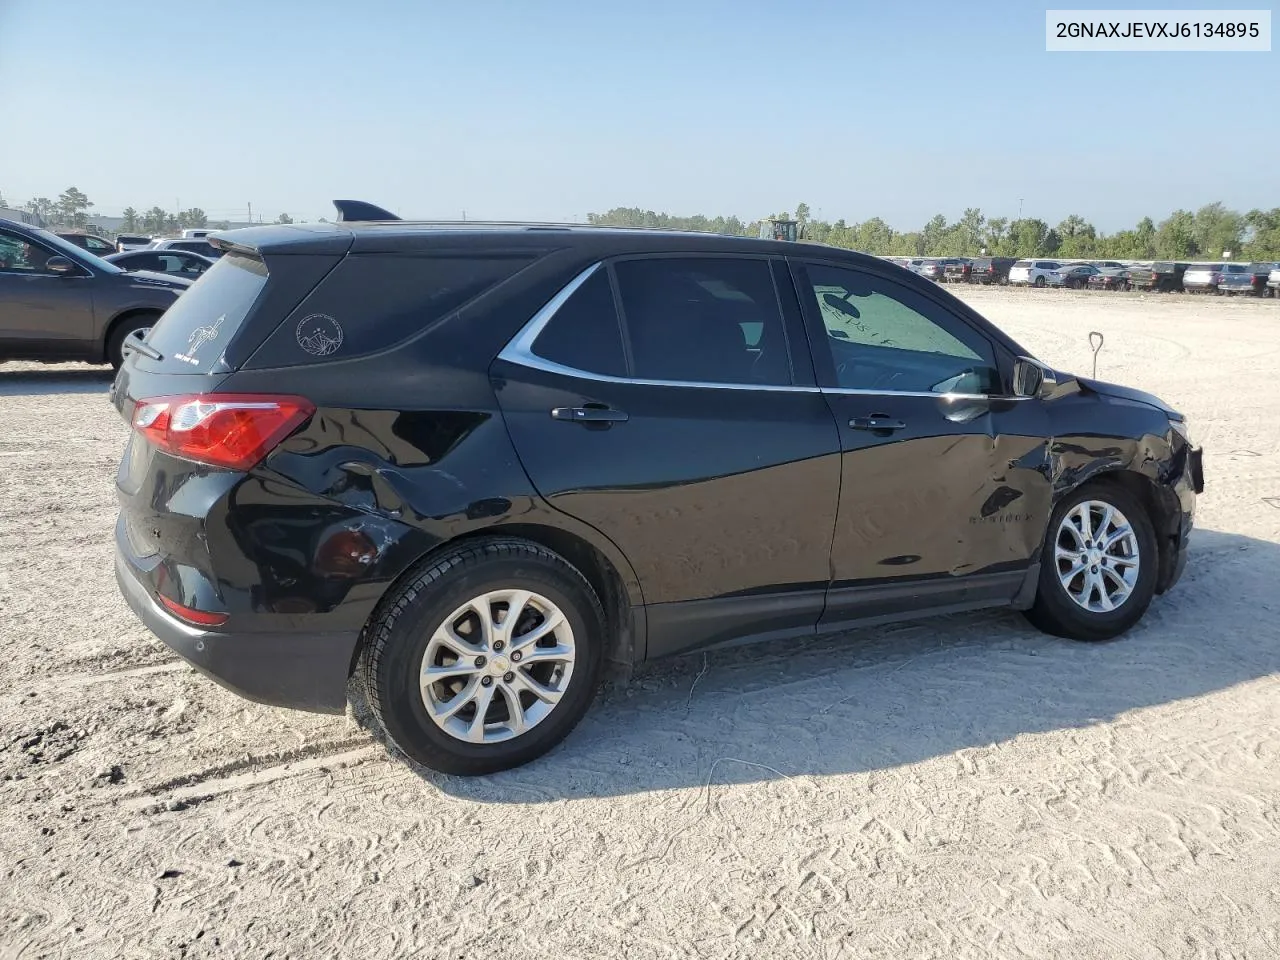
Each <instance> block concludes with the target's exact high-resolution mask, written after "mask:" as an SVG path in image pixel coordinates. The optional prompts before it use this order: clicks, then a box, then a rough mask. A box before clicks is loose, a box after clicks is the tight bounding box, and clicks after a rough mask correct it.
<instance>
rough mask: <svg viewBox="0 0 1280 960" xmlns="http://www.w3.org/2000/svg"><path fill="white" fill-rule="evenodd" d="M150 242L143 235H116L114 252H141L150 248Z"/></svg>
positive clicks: (148, 238) (149, 239)
mask: <svg viewBox="0 0 1280 960" xmlns="http://www.w3.org/2000/svg"><path fill="white" fill-rule="evenodd" d="M151 244H152V240H151V238H150V237H148V236H147V235H146V234H144V233H117V234H116V252H117V253H124V252H125V251H126V250H142V249H145V248H146V247H149V246H151Z"/></svg>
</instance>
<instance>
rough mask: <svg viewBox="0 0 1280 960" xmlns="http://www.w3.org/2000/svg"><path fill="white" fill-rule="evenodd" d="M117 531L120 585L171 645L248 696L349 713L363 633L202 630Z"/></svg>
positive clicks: (154, 630) (147, 622) (275, 703)
mask: <svg viewBox="0 0 1280 960" xmlns="http://www.w3.org/2000/svg"><path fill="white" fill-rule="evenodd" d="M123 535H124V534H123V531H122V530H121V529H120V528H119V527H117V528H116V538H117V543H116V563H115V567H116V582H117V583H118V584H119V586H120V592H121V593H122V594H123V595H124V598H125V600H126V601H127V602H128V604H129V606H130V607H131V608H132V609H133V612H134V613H135V614H137V615H138V618H139V619H140V620H141V621H142V622H143V623H144V624H145V625H146V627H147V629H148V630H150V631H151V632H152V633H154V634H155V635H156V636H157V637H159V638H160V639H161V640H162V641H164V643H165V645H166V646H168V647H169V648H170V649H172V650H173V651H174V652H175V653H177V654H178V655H179V656H180V657H182V658H183V659H184V660H186V661H187V662H188V663H189V664H191V666H193V667H195V668H196V669H197V670H199V671H200V672H201V673H203V674H204V675H205V676H207V677H209V678H210V679H212V680H214V681H216V682H217V683H219V684H221V685H222V686H224V687H226V688H227V689H228V690H230V691H232V692H233V693H236V694H239V695H240V696H242V697H244V698H245V699H247V700H253V701H255V702H257V703H265V704H268V705H270V706H274V707H290V708H292V709H295V710H310V711H313V712H316V713H342V712H344V711H345V710H346V705H347V694H346V688H347V678H348V675H349V670H350V666H351V660H352V657H353V656H354V654H355V649H356V643H357V641H358V640H359V636H360V634H359V631H336V632H332V633H317V632H313V631H305V632H304V631H297V632H292V631H291V632H244V633H236V632H235V631H234V629H232V630H230V631H224V630H217V631H213V630H202V629H200V628H199V627H192V626H189V625H187V624H185V623H183V622H182V621H180V620H178V619H177V618H175V617H173V616H172V615H170V614H169V612H168V611H167V610H165V609H164V608H163V607H161V606H160V604H159V603H158V602H157V601H156V599H155V598H154V597H153V596H152V595H151V593H150V592H149V591H148V590H147V588H146V587H145V586H144V584H143V583H142V581H141V580H139V579H138V577H137V576H136V575H135V573H134V571H133V570H132V568H131V566H130V564H129V561H128V560H127V559H126V558H127V556H128V554H127V552H126V550H127V548H124V545H122V544H121V543H120V542H119V538H120V537H121V536H123Z"/></svg>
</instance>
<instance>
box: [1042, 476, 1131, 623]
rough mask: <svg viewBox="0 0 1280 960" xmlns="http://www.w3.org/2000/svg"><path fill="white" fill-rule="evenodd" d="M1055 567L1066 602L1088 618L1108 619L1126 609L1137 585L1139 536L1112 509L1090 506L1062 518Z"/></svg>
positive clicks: (1087, 503)
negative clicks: (1094, 615)
mask: <svg viewBox="0 0 1280 960" xmlns="http://www.w3.org/2000/svg"><path fill="white" fill-rule="evenodd" d="M1054 562H1055V563H1056V564H1057V569H1058V579H1059V581H1060V582H1061V583H1062V589H1063V590H1065V591H1066V593H1067V596H1068V597H1070V598H1071V599H1072V600H1073V601H1074V602H1075V603H1076V604H1077V605H1078V606H1080V607H1082V608H1083V609H1085V610H1088V611H1089V612H1090V613H1110V612H1111V611H1113V610H1117V609H1119V608H1120V607H1121V606H1123V605H1124V603H1125V601H1127V600H1128V599H1129V597H1130V595H1132V593H1133V590H1134V587H1135V586H1136V585H1137V583H1138V571H1139V568H1140V564H1141V557H1140V556H1139V551H1138V536H1137V534H1136V533H1135V531H1134V529H1133V525H1132V524H1131V523H1129V520H1128V518H1126V517H1125V515H1124V514H1123V513H1121V512H1120V511H1119V510H1117V509H1116V508H1115V507H1113V506H1112V505H1111V504H1109V503H1106V502H1104V501H1102V500H1086V501H1084V502H1082V503H1079V504H1076V506H1074V507H1073V508H1072V509H1071V510H1070V511H1069V512H1068V513H1067V515H1066V516H1065V517H1063V518H1062V523H1061V524H1059V526H1058V533H1057V537H1056V539H1055V542H1054Z"/></svg>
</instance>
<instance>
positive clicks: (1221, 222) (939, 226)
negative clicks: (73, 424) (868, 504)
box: [0, 187, 1280, 260]
mask: <svg viewBox="0 0 1280 960" xmlns="http://www.w3.org/2000/svg"><path fill="white" fill-rule="evenodd" d="M0 206H4V198H3V194H2V193H0ZM92 208H93V201H91V200H90V199H89V198H88V197H87V196H85V194H84V193H83V192H82V191H80V190H78V189H76V188H75V187H68V188H67V189H66V190H64V191H62V193H61V194H59V195H58V198H57V200H50V199H49V198H47V197H37V198H36V199H34V200H29V201H27V203H26V204H24V205H23V209H24V210H26V211H27V212H29V213H33V214H36V215H37V216H39V217H41V218H43V220H44V221H45V222H46V223H48V224H50V225H52V226H55V227H66V228H72V229H79V230H86V229H87V230H93V229H94V227H93V225H92V224H90V223H89V211H90V210H91V209H92ZM123 216H124V223H123V224H122V225H121V230H122V231H123V232H125V233H174V232H176V231H178V230H185V229H191V228H198V227H208V228H210V229H215V230H226V229H228V227H229V226H230V225H229V224H228V223H227V222H226V221H214V222H210V220H209V218H208V216H206V214H205V212H204V211H203V210H201V209H200V208H199V207H192V208H190V209H188V210H179V211H168V210H165V209H164V208H163V207H160V206H153V207H151V208H150V209H149V210H146V211H141V212H140V211H138V210H137V209H135V208H134V207H132V206H130V207H126V208H125V209H124V213H123ZM776 218H777V219H783V220H789V219H795V220H798V221H799V222H800V223H801V224H803V225H804V238H805V239H806V240H812V241H814V242H816V243H825V244H829V245H831V246H834V247H845V248H848V249H850V250H862V251H865V252H867V253H875V254H881V255H886V256H912V257H946V256H957V257H958V256H977V255H980V254H981V253H983V251H985V252H986V253H988V254H990V255H992V256H1007V257H1047V256H1057V257H1073V258H1078V259H1085V258H1103V257H1106V258H1113V259H1117V260H1154V259H1161V260H1188V259H1192V258H1197V257H1200V258H1206V257H1207V258H1212V259H1216V258H1218V257H1221V256H1223V254H1224V252H1225V251H1228V250H1229V251H1231V256H1232V257H1233V259H1236V260H1280V207H1273V208H1272V209H1270V210H1262V209H1253V210H1250V211H1249V212H1248V213H1240V212H1239V211H1236V210H1231V209H1228V208H1227V207H1226V206H1224V205H1223V204H1222V203H1209V204H1206V205H1205V206H1203V207H1201V208H1200V209H1199V210H1196V211H1194V212H1192V211H1190V210H1181V209H1179V210H1175V211H1173V213H1171V214H1169V216H1168V217H1166V218H1165V219H1163V220H1161V221H1160V222H1159V223H1156V222H1155V221H1154V220H1152V219H1151V218H1150V217H1143V218H1142V219H1141V220H1139V221H1138V223H1137V224H1136V225H1135V226H1134V227H1132V228H1131V229H1128V230H1119V231H1117V232H1115V233H1110V234H1108V233H1102V232H1100V231H1099V230H1097V229H1096V228H1095V227H1094V225H1093V224H1091V223H1089V222H1088V221H1087V220H1085V219H1084V218H1083V217H1081V216H1077V215H1076V214H1072V215H1071V216H1069V217H1067V218H1065V219H1064V220H1062V221H1061V222H1060V223H1058V224H1057V225H1056V226H1050V225H1049V224H1048V223H1046V222H1045V221H1044V220H1041V219H1039V218H1037V217H1019V218H1017V219H1009V218H1007V217H987V216H984V215H983V213H982V211H981V210H980V209H978V208H977V207H970V208H969V209H967V210H965V211H964V214H963V215H962V216H961V217H960V219H959V220H956V221H954V222H948V221H947V218H946V217H944V216H943V215H942V214H937V215H936V216H934V217H933V218H931V219H930V220H929V222H928V223H926V224H925V225H924V226H923V227H921V228H920V229H918V230H908V231H898V230H894V229H893V228H892V227H891V226H889V224H888V223H886V222H885V221H884V220H882V219H880V218H879V217H872V218H871V219H870V220H864V221H863V222H861V223H846V222H845V221H844V220H836V221H834V222H831V221H827V220H815V219H813V217H812V216H811V211H810V208H809V205H808V204H805V203H801V204H799V205H798V206H797V207H796V210H795V215H794V217H793V216H792V215H791V214H790V213H788V212H783V213H780V214H777V215H776ZM275 222H276V223H292V222H293V221H292V219H291V218H290V217H289V215H288V214H285V213H282V214H280V216H279V217H278V218H277V219H276V221H275ZM587 222H588V223H593V224H599V225H602V226H623V227H657V228H663V229H668V230H695V231H699V232H702V233H718V234H726V235H728V236H738V237H754V236H758V235H759V224H760V221H751V220H742V219H740V218H738V217H723V216H721V217H707V216H703V215H701V214H698V215H695V216H691V217H677V216H672V215H670V214H666V213H655V212H654V211H652V210H642V209H641V208H639V207H614V208H613V209H612V210H609V211H607V212H605V213H589V214H587Z"/></svg>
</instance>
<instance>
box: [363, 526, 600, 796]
mask: <svg viewBox="0 0 1280 960" xmlns="http://www.w3.org/2000/svg"><path fill="white" fill-rule="evenodd" d="M606 629H607V628H606V621H605V616H604V611H603V609H602V607H601V605H600V600H599V598H598V597H597V596H596V593H595V591H594V590H593V589H592V588H591V585H590V584H589V583H588V582H587V580H586V579H585V578H584V577H583V576H582V574H581V573H579V572H578V571H577V569H575V568H574V567H573V566H572V565H570V564H569V563H568V561H566V560H565V559H564V558H563V557H561V556H559V555H558V554H555V553H552V552H551V551H550V550H547V549H546V548H545V547H542V546H539V545H538V544H535V543H530V542H528V541H524V540H514V539H487V540H479V541H475V542H472V543H467V544H464V545H461V546H459V547H457V548H456V549H454V550H451V551H449V552H448V553H445V554H443V555H441V556H439V557H438V558H435V559H434V560H433V561H432V562H431V563H430V564H429V565H428V566H426V567H425V568H423V569H422V570H420V571H419V572H417V573H415V574H413V575H411V576H410V577H409V578H408V579H407V581H406V582H405V583H403V584H402V585H401V586H400V587H398V588H397V589H396V590H395V592H394V594H392V595H391V596H389V597H388V598H387V600H386V601H385V602H384V603H383V605H382V607H381V608H380V611H379V613H378V614H377V615H375V619H374V620H373V622H372V623H371V624H370V627H369V637H370V639H369V650H368V656H367V658H366V660H365V665H364V666H365V669H364V676H363V680H364V685H365V690H366V692H367V695H368V701H369V703H370V705H371V706H372V707H373V712H374V715H375V716H376V717H377V719H378V722H379V723H380V724H381V725H382V728H383V730H384V731H385V732H386V735H387V739H388V741H390V743H391V744H392V745H393V746H394V747H396V748H397V749H399V750H400V751H401V752H402V753H404V754H405V755H406V756H408V757H409V758H411V759H413V760H416V761H417V762H419V763H421V764H423V765H424V766H427V767H430V768H431V769H433V770H438V771H440V772H441V773H449V774H458V775H463V776H475V775H480V774H486V773H495V772H497V771H500V770H508V769H510V768H512V767H517V766H520V765H521V764H524V763H528V762H529V761H530V760H534V759H536V758H537V757H540V756H542V755H543V754H544V753H546V752H547V751H548V750H550V749H551V748H552V747H554V746H555V745H556V744H558V743H559V742H560V741H561V740H563V739H564V738H565V737H566V736H568V734H569V732H570V731H571V730H572V729H573V728H574V726H576V725H577V723H578V721H579V720H581V719H582V716H583V714H585V713H586V711H587V707H588V706H590V704H591V701H592V700H593V699H594V697H595V692H596V688H597V686H598V685H599V682H600V674H601V671H602V669H603V664H604V648H605V637H606Z"/></svg>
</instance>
